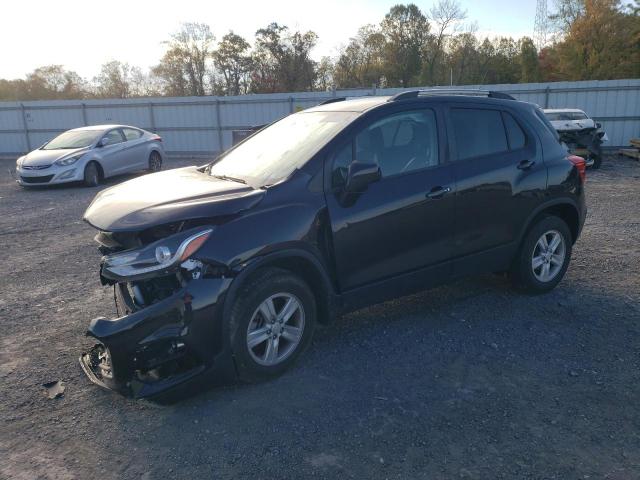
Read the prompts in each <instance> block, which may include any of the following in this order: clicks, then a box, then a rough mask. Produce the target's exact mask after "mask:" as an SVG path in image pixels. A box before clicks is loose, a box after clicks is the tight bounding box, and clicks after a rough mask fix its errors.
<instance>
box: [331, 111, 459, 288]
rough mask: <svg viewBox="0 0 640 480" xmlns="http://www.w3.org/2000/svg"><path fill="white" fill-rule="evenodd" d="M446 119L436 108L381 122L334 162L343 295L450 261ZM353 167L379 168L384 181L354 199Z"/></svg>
mask: <svg viewBox="0 0 640 480" xmlns="http://www.w3.org/2000/svg"><path fill="white" fill-rule="evenodd" d="M441 118H442V117H441V114H440V113H439V111H438V109H437V108H435V107H434V108H412V109H408V110H404V111H396V112H393V113H389V114H386V115H383V116H382V117H378V118H376V119H372V120H371V121H369V122H368V123H367V124H366V126H364V127H362V128H360V129H358V130H357V131H356V132H354V133H353V134H352V135H349V136H348V138H347V139H346V141H344V142H343V143H342V144H341V145H340V146H339V147H338V148H336V149H335V151H334V153H333V154H332V155H331V156H330V159H329V161H330V162H331V164H330V176H331V178H330V180H329V183H330V190H329V191H328V193H327V195H326V197H327V205H328V209H329V215H330V218H331V228H332V233H333V248H334V252H335V259H336V271H337V276H338V280H339V282H340V286H341V288H342V290H343V291H346V290H349V289H354V288H356V287H359V286H364V285H367V284H370V283H372V282H376V281H378V280H383V279H387V278H391V277H394V276H398V275H401V274H403V273H406V272H411V271H415V270H419V269H421V268H423V267H427V266H430V265H436V264H442V262H444V261H445V260H447V259H448V258H450V257H451V256H452V254H453V249H452V248H451V240H452V237H453V211H454V209H453V195H451V193H452V192H453V190H454V185H453V182H454V176H453V171H452V167H451V165H448V164H446V163H444V162H443V159H444V155H443V152H444V143H445V142H444V136H443V135H444V134H443V131H442V129H441V128H439V125H440V124H441V123H442V121H441ZM354 161H358V162H365V163H375V164H377V165H379V167H380V171H381V178H380V179H379V180H378V181H376V182H374V183H371V184H370V185H368V187H367V188H366V190H365V191H363V192H362V193H360V194H357V195H356V197H355V198H350V197H345V189H344V185H345V180H346V177H347V175H348V169H349V166H350V165H351V164H352V163H353V162H354ZM445 270H446V269H445ZM440 280H443V278H441V279H440Z"/></svg>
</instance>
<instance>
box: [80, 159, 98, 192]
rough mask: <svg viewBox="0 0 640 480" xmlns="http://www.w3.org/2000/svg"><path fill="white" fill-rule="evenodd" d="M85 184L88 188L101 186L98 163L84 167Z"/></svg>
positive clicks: (90, 163) (91, 163)
mask: <svg viewBox="0 0 640 480" xmlns="http://www.w3.org/2000/svg"><path fill="white" fill-rule="evenodd" d="M84 184H85V186H87V187H97V186H98V185H100V169H99V168H98V164H97V163H96V162H89V163H87V166H86V167H84Z"/></svg>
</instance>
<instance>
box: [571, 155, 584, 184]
mask: <svg viewBox="0 0 640 480" xmlns="http://www.w3.org/2000/svg"><path fill="white" fill-rule="evenodd" d="M567 160H569V161H570V162H571V163H573V164H574V165H575V167H576V169H577V170H578V175H579V176H580V181H581V182H582V183H584V182H586V180H587V162H585V161H584V158H582V157H579V156H577V155H569V156H568V157H567Z"/></svg>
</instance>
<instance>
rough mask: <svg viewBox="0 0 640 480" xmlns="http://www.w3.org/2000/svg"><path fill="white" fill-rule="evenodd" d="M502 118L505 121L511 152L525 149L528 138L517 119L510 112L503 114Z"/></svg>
mask: <svg viewBox="0 0 640 480" xmlns="http://www.w3.org/2000/svg"><path fill="white" fill-rule="evenodd" d="M502 118H503V119H504V126H505V128H506V129H507V138H508V139H509V148H510V149H511V150H518V149H520V148H523V147H524V146H525V144H526V143H527V138H526V136H525V134H524V132H523V131H522V128H521V127H520V125H518V122H516V119H515V118H513V116H512V115H511V114H510V113H508V112H502Z"/></svg>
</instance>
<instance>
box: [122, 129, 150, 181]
mask: <svg viewBox="0 0 640 480" xmlns="http://www.w3.org/2000/svg"><path fill="white" fill-rule="evenodd" d="M122 133H123V135H124V137H125V143H124V149H123V150H124V152H123V153H124V155H125V157H126V162H127V170H130V171H135V170H140V169H142V168H147V167H148V166H149V157H148V155H147V148H146V147H147V145H146V144H147V141H146V140H145V138H144V134H143V132H142V130H138V129H137V128H127V127H123V128H122Z"/></svg>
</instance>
